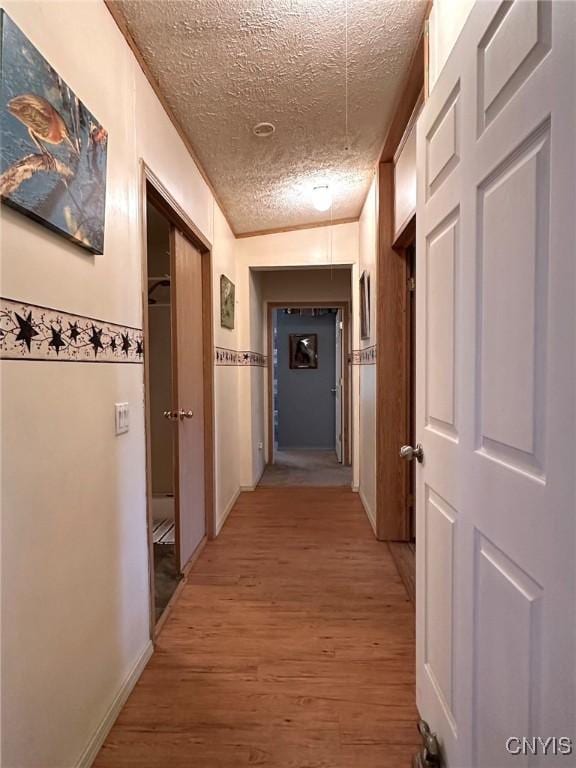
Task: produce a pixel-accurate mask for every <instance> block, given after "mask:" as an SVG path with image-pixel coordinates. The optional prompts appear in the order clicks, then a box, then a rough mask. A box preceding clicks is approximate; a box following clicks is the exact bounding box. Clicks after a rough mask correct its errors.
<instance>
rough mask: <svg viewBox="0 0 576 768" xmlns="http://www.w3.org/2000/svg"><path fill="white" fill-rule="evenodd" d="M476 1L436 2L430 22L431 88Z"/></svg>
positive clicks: (447, 0)
mask: <svg viewBox="0 0 576 768" xmlns="http://www.w3.org/2000/svg"><path fill="white" fill-rule="evenodd" d="M474 2H475V0H434V4H433V6H432V11H431V12H430V17H429V20H428V41H429V42H428V44H429V60H428V61H429V64H428V66H429V87H430V90H432V88H433V87H434V83H435V82H436V80H437V79H438V75H439V74H440V72H441V71H442V68H443V66H444V64H445V63H446V59H447V58H448V56H449V55H450V52H451V50H452V48H453V47H454V43H455V42H456V40H457V39H458V35H459V34H460V32H461V31H462V27H463V26H464V23H465V22H466V19H467V18H468V15H469V13H470V11H471V10H472V6H473V5H474Z"/></svg>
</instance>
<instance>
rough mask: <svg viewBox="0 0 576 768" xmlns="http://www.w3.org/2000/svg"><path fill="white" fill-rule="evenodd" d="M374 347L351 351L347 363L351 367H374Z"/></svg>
mask: <svg viewBox="0 0 576 768" xmlns="http://www.w3.org/2000/svg"><path fill="white" fill-rule="evenodd" d="M376 356H377V355H376V345H375V344H374V345H373V346H371V347H364V349H353V350H352V354H351V355H350V356H349V362H350V363H351V364H352V365H375V363H376Z"/></svg>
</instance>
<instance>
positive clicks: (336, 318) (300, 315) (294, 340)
mask: <svg viewBox="0 0 576 768" xmlns="http://www.w3.org/2000/svg"><path fill="white" fill-rule="evenodd" d="M268 333H269V339H270V348H271V349H270V352H271V355H270V414H271V418H270V429H269V445H270V452H269V464H268V467H267V469H266V471H265V473H264V476H263V478H262V484H263V485H320V486H338V485H347V486H349V485H351V484H352V470H351V467H350V461H349V445H348V444H349V439H348V402H347V398H348V391H349V388H348V381H347V379H348V361H347V347H348V340H347V333H348V307H347V306H346V305H338V303H337V302H336V303H335V304H334V305H330V304H321V303H319V304H318V305H314V304H313V303H311V304H310V305H306V306H304V305H288V306H285V305H284V306H277V305H275V304H272V305H269V329H268Z"/></svg>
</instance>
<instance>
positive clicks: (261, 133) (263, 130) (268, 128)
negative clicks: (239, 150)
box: [252, 123, 276, 139]
mask: <svg viewBox="0 0 576 768" xmlns="http://www.w3.org/2000/svg"><path fill="white" fill-rule="evenodd" d="M275 130H276V126H275V125H272V123H256V125H255V126H254V128H252V133H253V134H254V136H258V138H260V139H263V138H265V137H266V136H272V134H273V133H274V131H275Z"/></svg>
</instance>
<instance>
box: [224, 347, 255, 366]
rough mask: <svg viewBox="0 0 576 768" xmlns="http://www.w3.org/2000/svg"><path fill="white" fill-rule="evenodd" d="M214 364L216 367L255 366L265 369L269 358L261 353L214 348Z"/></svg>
mask: <svg viewBox="0 0 576 768" xmlns="http://www.w3.org/2000/svg"><path fill="white" fill-rule="evenodd" d="M214 363H215V364H216V365H255V366H258V367H260V368H265V367H266V366H267V365H268V358H267V356H266V355H262V354H260V352H251V351H250V350H247V351H238V350H236V349H226V348H225V347H214Z"/></svg>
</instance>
